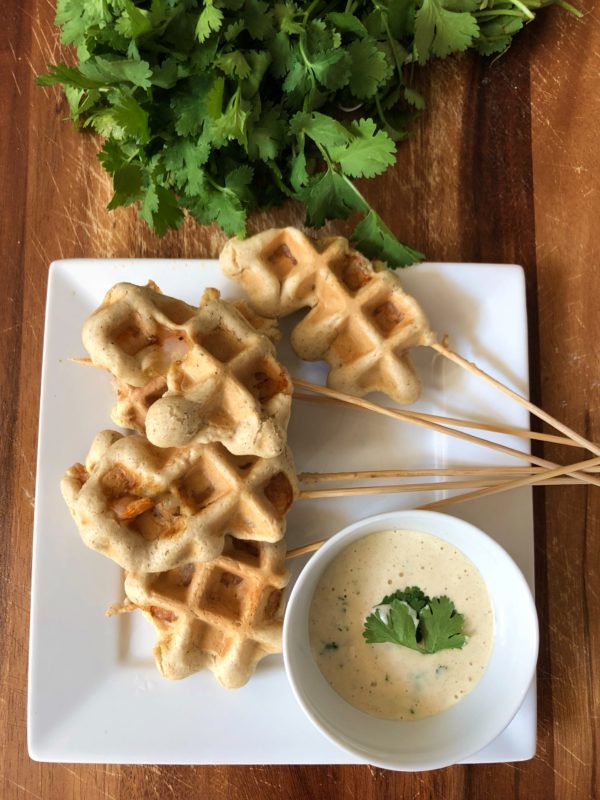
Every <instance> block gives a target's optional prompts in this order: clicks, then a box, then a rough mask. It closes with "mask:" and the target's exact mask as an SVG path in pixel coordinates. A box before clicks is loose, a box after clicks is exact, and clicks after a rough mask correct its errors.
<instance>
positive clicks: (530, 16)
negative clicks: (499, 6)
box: [509, 0, 535, 19]
mask: <svg viewBox="0 0 600 800" xmlns="http://www.w3.org/2000/svg"><path fill="white" fill-rule="evenodd" d="M509 2H510V3H512V4H513V6H516V7H517V8H519V9H521V11H522V12H523V16H525V17H527V19H535V14H534V13H533V11H531V10H530V9H528V8H527V6H526V5H525V3H522V2H521V0H509Z"/></svg>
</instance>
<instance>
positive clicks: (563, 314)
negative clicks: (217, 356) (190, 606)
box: [0, 0, 600, 800]
mask: <svg viewBox="0 0 600 800" xmlns="http://www.w3.org/2000/svg"><path fill="white" fill-rule="evenodd" d="M581 5H584V6H585V7H586V8H587V9H588V13H587V14H586V16H585V17H584V19H583V20H582V21H581V22H578V21H576V20H574V19H572V18H570V17H569V16H568V15H566V14H565V13H564V12H561V11H560V10H559V9H550V10H549V11H547V12H545V13H543V14H541V15H540V17H539V19H538V20H536V22H535V23H534V24H533V25H532V26H530V27H529V28H528V29H527V30H526V31H525V32H524V33H523V34H521V35H520V36H519V38H518V40H517V41H516V43H515V45H514V46H513V48H512V50H511V51H510V52H509V53H508V54H507V55H506V56H504V57H503V58H502V59H500V60H498V61H496V62H493V63H490V62H489V61H483V60H481V59H479V58H477V57H475V56H465V57H462V58H458V59H453V60H449V61H446V62H443V63H437V64H435V65H434V66H433V67H432V68H431V69H429V71H428V73H427V76H426V77H425V79H424V87H423V88H424V91H425V93H426V94H427V97H428V104H429V110H428V113H427V114H426V115H425V116H424V117H423V119H422V120H421V122H420V123H419V124H418V125H417V126H416V127H415V131H414V136H413V138H412V140H411V141H410V142H408V143H406V144H403V145H402V146H400V148H399V154H398V161H397V165H396V167H395V168H394V169H392V170H390V171H389V172H388V173H387V174H386V175H385V176H384V177H382V178H380V179H378V180H377V181H373V182H367V183H366V184H365V186H364V189H365V192H366V193H367V195H368V196H369V197H371V198H372V199H373V202H374V203H375V204H376V205H377V207H378V209H379V210H380V211H381V213H382V215H383V217H384V218H385V219H386V221H387V222H388V224H389V225H390V226H391V227H392V228H393V229H394V231H395V232H396V233H398V234H399V235H400V236H401V237H402V238H404V239H405V240H407V241H409V242H410V243H411V244H413V245H415V246H417V247H419V248H420V249H422V250H423V251H424V252H425V253H426V254H427V256H428V257H429V258H430V259H431V260H436V261H443V260H452V261H472V260H473V261H494V262H516V263H520V264H522V265H523V266H524V267H525V270H526V274H527V287H528V305H529V314H530V356H531V364H532V387H531V388H532V395H533V397H534V399H536V400H537V401H538V402H540V403H541V404H542V405H543V406H544V408H546V409H547V410H548V411H550V412H551V413H553V414H555V415H557V416H559V417H560V418H561V419H562V420H564V421H565V422H567V423H568V424H569V425H571V426H572V427H574V428H576V429H577V430H579V431H581V432H582V433H584V434H585V435H586V436H588V437H589V438H591V439H594V440H596V441H598V440H600V413H599V412H600V343H599V342H600V306H599V303H598V297H599V289H600V267H599V264H600V247H599V245H598V238H597V237H598V227H599V226H598V217H599V214H600V147H599V146H598V141H599V137H598V131H599V130H600V93H599V92H598V79H599V77H600V20H599V18H598V14H597V11H596V10H594V5H593V3H592V2H591V0H585V3H583V4H581ZM3 11H4V13H3V20H2V29H1V30H0V64H1V70H0V75H1V76H2V78H1V81H0V99H1V102H2V110H3V113H2V116H1V121H0V125H1V135H0V170H1V171H0V174H1V175H2V188H1V190H0V255H1V264H0V332H1V333H2V348H0V376H1V378H0V508H2V509H3V514H2V516H1V517H0V531H1V533H0V764H1V766H0V787H1V789H0V796H1V797H2V798H5V800H13V798H14V799H15V800H16V799H17V798H18V799H19V800H26V798H31V797H33V798H38V800H59V799H60V800H63V799H64V800H78V799H79V798H83V799H84V800H101V799H102V800H122V799H123V800H124V799H125V798H129V797H136V798H160V800H163V798H168V797H171V796H173V797H178V796H183V797H195V796H203V797H209V798H221V797H223V798H225V797H229V796H234V797H238V798H240V800H246V798H248V799H249V798H258V797H280V798H296V797H303V798H313V797H314V798H321V797H330V798H338V797H339V798H342V797H358V798H365V800H366V799H367V798H375V797H376V798H377V800H385V798H396V797H410V798H420V800H427V798H432V800H434V799H435V800H442V798H443V799H444V800H459V799H462V798H469V800H471V799H472V800H475V799H476V798H479V797H481V798H488V797H496V798H502V800H504V798H508V797H514V798H523V800H536V799H537V798H540V799H542V798H543V800H551V799H552V798H560V800H575V798H577V800H579V798H590V799H591V800H595V798H597V797H598V796H599V794H600V789H599V787H598V768H599V766H600V760H599V756H598V750H597V748H598V733H599V724H598V720H599V717H600V666H599V659H598V654H600V591H599V586H600V492H599V491H598V490H597V489H586V488H584V487H575V486H567V487H552V488H551V489H546V490H543V489H538V490H536V491H537V493H536V495H535V498H536V499H535V523H536V559H537V561H536V591H537V604H538V610H539V614H540V623H541V652H540V661H539V668H538V686H539V690H538V691H539V726H538V734H539V744H538V752H537V756H536V758H535V759H533V760H532V761H530V762H525V763H520V764H506V765H489V766H471V767H453V768H451V769H447V770H443V771H439V772H433V773H422V774H415V775H410V774H395V773H390V772H385V771H384V770H379V769H374V768H372V767H366V766H365V767H335V766H324V767H268V766H261V767H245V768H241V767H206V768H198V767H156V766H148V767H126V766H125V767H117V766H77V765H59V764H56V765H51V764H37V763H34V762H32V761H31V760H30V759H29V757H28V755H27V748H26V704H27V692H26V677H27V649H28V644H27V640H28V630H29V596H30V572H31V531H32V521H33V507H34V502H35V501H34V482H35V454H36V438H37V417H38V401H39V380H40V366H41V355H42V344H43V341H42V340H43V322H44V304H45V288H46V279H47V269H48V265H49V263H50V262H51V261H52V260H53V259H56V258H63V257H64V258H69V257H82V256H95V257H108V256H119V257H125V256H167V257H169V256H171V257H180V256H184V257H201V256H215V255H216V254H217V252H218V250H219V247H220V245H221V244H222V242H223V241H224V237H223V236H222V235H221V234H220V233H219V232H218V231H217V230H216V229H212V228H211V229H202V228H199V227H197V226H193V225H191V224H189V223H188V224H186V225H184V227H183V228H182V229H181V230H180V231H178V232H177V233H173V234H169V235H168V236H166V237H165V238H164V239H163V240H159V239H157V238H156V237H155V236H153V235H152V234H151V233H150V232H149V231H148V230H147V229H146V228H145V227H144V225H143V224H141V223H140V222H138V220H137V218H136V216H135V213H134V212H133V211H131V210H128V211H122V210H121V211H117V212H115V213H109V212H107V211H106V209H105V206H106V203H107V201H108V199H109V197H110V186H109V182H108V180H107V178H106V177H105V176H104V175H103V173H102V170H101V168H100V165H99V164H98V163H97V161H96V158H95V152H96V142H95V141H94V140H93V138H92V137H89V136H81V135H79V134H77V133H75V132H74V131H73V130H72V128H71V126H70V124H69V123H68V122H67V121H66V116H67V114H66V106H65V103H64V101H63V100H62V99H61V97H60V95H59V93H58V91H55V90H49V89H40V88H37V87H35V86H34V85H33V77H34V74H36V73H38V72H40V71H42V70H43V68H44V65H45V64H46V63H47V62H50V61H53V60H55V59H56V58H57V57H59V53H60V49H59V47H58V44H57V38H56V33H55V31H54V29H53V27H52V18H53V13H54V10H53V4H52V3H51V2H50V0H48V1H47V2H33V0H5V3H4V5H3ZM274 222H277V223H282V222H286V223H288V222H289V223H298V224H299V223H300V222H301V214H300V210H299V209H298V208H295V207H291V206H290V207H288V208H286V209H284V210H283V211H282V212H278V213H277V214H275V215H273V216H270V217H268V218H267V217H259V218H256V219H255V220H253V227H254V229H258V228H262V227H266V226H270V225H271V224H273V223H274ZM332 230H337V231H341V232H343V231H344V226H340V225H338V226H337V227H336V226H332ZM506 324H507V326H508V325H510V324H511V323H510V308H507V309H506ZM81 413H85V409H82V411H81ZM545 453H546V455H547V456H548V457H550V458H553V459H557V460H560V459H562V458H564V453H561V452H559V451H558V449H557V448H556V447H547V448H545ZM569 455H570V456H572V457H573V460H578V459H579V457H580V455H582V454H581V453H579V452H578V451H577V450H574V451H570V452H569ZM594 655H595V656H596V657H594ZM199 724H201V721H199Z"/></svg>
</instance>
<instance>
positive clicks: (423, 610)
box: [363, 586, 468, 654]
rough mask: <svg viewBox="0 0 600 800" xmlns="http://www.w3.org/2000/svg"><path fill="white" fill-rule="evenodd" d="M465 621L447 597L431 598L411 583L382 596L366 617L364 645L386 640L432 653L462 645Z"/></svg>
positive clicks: (380, 642) (463, 642)
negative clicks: (404, 587)
mask: <svg viewBox="0 0 600 800" xmlns="http://www.w3.org/2000/svg"><path fill="white" fill-rule="evenodd" d="M464 622H465V620H464V617H463V615H462V614H459V613H458V611H457V610H456V608H455V607H454V603H453V602H452V600H450V599H449V598H448V597H446V596H445V595H444V596H442V597H434V598H430V597H428V596H427V595H426V594H424V592H423V591H422V590H421V589H420V588H419V587H418V586H410V587H408V588H406V589H398V590H396V591H395V592H393V593H392V594H389V595H386V596H385V597H384V598H383V600H382V601H381V603H379V605H378V606H377V607H376V608H375V610H374V611H373V613H371V614H369V616H368V617H367V618H366V620H365V629H364V631H363V636H364V638H365V640H366V642H367V644H384V643H386V642H387V643H391V644H397V645H401V646H402V647H408V648H410V649H411V650H416V651H417V652H419V653H426V654H431V653H437V652H438V651H440V650H453V649H460V648H461V647H463V646H464V645H465V643H466V642H467V638H468V637H467V636H466V634H465V633H464V632H463V628H464Z"/></svg>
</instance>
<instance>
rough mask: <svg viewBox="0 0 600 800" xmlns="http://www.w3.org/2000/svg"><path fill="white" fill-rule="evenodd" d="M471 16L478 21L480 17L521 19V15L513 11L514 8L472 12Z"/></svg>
mask: <svg viewBox="0 0 600 800" xmlns="http://www.w3.org/2000/svg"><path fill="white" fill-rule="evenodd" d="M473 16H475V17H477V18H478V19H479V18H480V17H519V19H521V18H522V17H523V14H522V13H521V12H520V11H515V10H514V8H498V9H490V10H487V11H474V12H473ZM503 35H504V34H503Z"/></svg>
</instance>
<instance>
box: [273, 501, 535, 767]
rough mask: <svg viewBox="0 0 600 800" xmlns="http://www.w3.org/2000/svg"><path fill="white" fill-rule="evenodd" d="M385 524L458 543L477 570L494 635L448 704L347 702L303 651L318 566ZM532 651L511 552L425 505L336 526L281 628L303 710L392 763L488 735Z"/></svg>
mask: <svg viewBox="0 0 600 800" xmlns="http://www.w3.org/2000/svg"><path fill="white" fill-rule="evenodd" d="M390 529H400V530H402V529H403V530H414V531H420V532H423V533H431V534H433V535H434V536H438V537H439V538H440V539H444V540H445V541H447V542H448V543H450V544H451V545H453V546H454V547H456V548H457V549H458V550H460V551H462V552H463V553H464V554H465V555H466V556H467V558H469V559H470V560H471V561H472V562H473V564H475V566H476V567H477V569H478V570H479V572H480V573H481V575H482V577H483V579H484V581H485V583H486V585H487V588H488V591H489V593H490V597H491V599H492V605H493V609H494V619H495V636H494V643H493V647H492V654H491V656H490V661H489V663H488V666H487V669H486V671H485V673H484V675H483V677H482V679H481V680H480V681H479V683H478V684H477V685H476V687H475V688H474V689H473V691H471V692H470V693H469V694H468V695H466V697H465V698H464V699H462V700H461V701H460V702H458V703H456V705H454V706H452V707H451V708H449V709H447V710H446V711H443V712H442V713H441V714H436V715H435V716H432V717H427V718H426V719H422V720H415V721H398V722H396V721H391V720H383V719H378V718H376V717H372V716H370V715H369V714H365V713H364V712H362V711H359V710H358V709H356V708H354V706H352V705H350V704H349V703H348V702H346V701H345V700H344V699H343V698H342V697H341V696H340V695H338V694H337V692H335V691H334V689H332V688H331V686H330V685H329V683H328V682H327V680H326V679H325V678H324V676H323V675H322V674H321V672H320V670H319V668H318V667H317V665H316V663H315V661H314V659H313V657H312V655H311V651H310V644H309V633H308V617H309V611H310V605H311V601H312V597H313V594H314V591H315V588H316V586H317V583H318V582H319V579H320V577H321V575H322V574H323V571H324V570H325V568H326V567H327V566H328V565H329V564H330V563H331V561H332V560H333V559H334V558H335V557H336V556H337V555H338V553H340V552H341V551H342V550H344V549H345V548H346V547H347V546H348V545H349V544H351V543H352V542H354V541H356V540H357V539H361V538H362V537H363V536H367V535H368V534H370V533H375V532H377V531H384V530H390ZM537 653H538V621H537V615H536V610H535V603H534V601H533V597H532V596H531V592H530V590H529V586H528V585H527V582H526V581H525V578H524V577H523V574H522V573H521V571H520V570H519V568H518V567H517V565H516V564H515V562H514V561H513V560H512V558H510V556H509V555H508V553H506V551H505V550H503V548H502V547H500V545H499V544H497V543H496V542H495V541H494V540H493V539H491V538H490V537H489V536H488V535H487V534H485V533H483V531H481V530H479V529H478V528H475V527H474V526H473V525H470V524H469V523H467V522H463V521H462V520H460V519H457V518H456V517H450V516H448V515H446V514H438V513H436V512H432V511H397V512H391V513H388V514H378V515H377V516H374V517H368V518H367V519H364V520H361V521H360V522H356V523H354V524H353V525H350V526H348V527H347V528H344V529H343V530H342V531H340V532H339V533H338V534H336V535H335V536H334V537H333V538H332V539H330V540H329V541H328V542H327V544H325V545H324V546H323V547H321V549H320V550H318V551H317V552H316V553H315V554H314V555H313V556H312V558H311V560H310V561H309V563H308V564H307V566H306V567H305V568H304V570H303V571H302V574H301V575H300V577H299V579H298V581H297V582H296V585H295V586H294V589H293V591H292V594H291V596H290V599H289V601H288V606H287V610H286V615H285V622H284V628H283V654H284V659H285V666H286V671H287V675H288V678H289V681H290V683H291V686H292V689H293V691H294V694H295V696H296V699H297V700H298V702H299V703H300V705H301V707H302V708H303V709H304V711H305V712H306V714H307V715H308V717H309V718H310V719H311V720H312V722H313V723H314V724H315V725H316V726H317V727H318V728H319V729H320V730H321V731H322V732H323V733H324V734H325V735H326V736H328V737H329V738H330V739H331V740H332V741H333V742H335V743H336V744H337V745H339V746H340V747H343V748H344V749H345V750H348V751H349V752H351V753H353V754H354V755H356V756H358V757H359V758H361V759H364V760H365V762H368V763H370V764H374V765H375V766H379V767H385V768H387V769H394V770H405V771H418V770H428V769H437V768H439V767H446V766H449V765H450V764H456V763H458V762H460V761H462V760H463V759H465V758H468V757H469V756H471V755H473V754H474V753H476V752H477V751H478V750H481V748H483V747H485V746H486V745H487V744H489V743H490V742H491V741H492V740H493V739H495V737H496V736H498V734H499V733H501V732H502V731H503V730H504V728H505V727H506V726H507V725H508V724H509V722H510V721H511V720H512V718H513V717H514V716H515V714H516V713H517V711H518V710H519V707H520V706H521V703H522V702H523V699H524V698H525V694H526V692H527V689H528V688H529V685H530V683H531V681H532V679H533V675H534V673H535V666H536V661H537Z"/></svg>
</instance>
